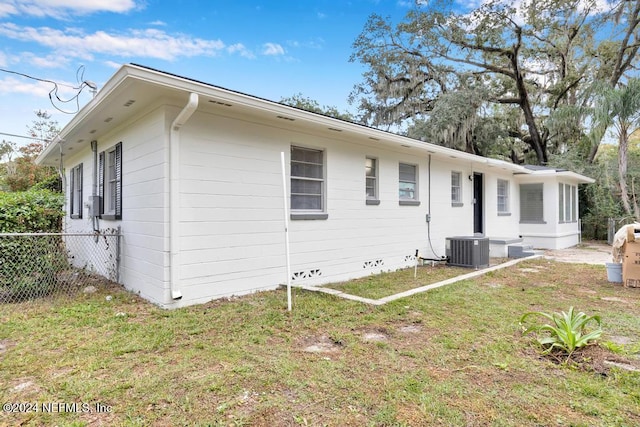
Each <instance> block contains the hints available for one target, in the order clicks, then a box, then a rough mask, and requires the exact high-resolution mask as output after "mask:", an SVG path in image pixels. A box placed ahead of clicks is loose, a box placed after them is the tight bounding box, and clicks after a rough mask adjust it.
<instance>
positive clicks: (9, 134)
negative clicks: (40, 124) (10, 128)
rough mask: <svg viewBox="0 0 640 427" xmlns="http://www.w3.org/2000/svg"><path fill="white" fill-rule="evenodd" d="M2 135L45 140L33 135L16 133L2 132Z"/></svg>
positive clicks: (0, 133)
mask: <svg viewBox="0 0 640 427" xmlns="http://www.w3.org/2000/svg"><path fill="white" fill-rule="evenodd" d="M0 135H5V136H13V137H14V138H24V139H34V140H36V141H42V140H43V139H42V138H34V137H33V136H24V135H16V134H15V133H6V132H0Z"/></svg>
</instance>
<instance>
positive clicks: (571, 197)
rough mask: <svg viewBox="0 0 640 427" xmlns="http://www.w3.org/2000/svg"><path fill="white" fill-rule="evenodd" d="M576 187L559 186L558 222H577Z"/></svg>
mask: <svg viewBox="0 0 640 427" xmlns="http://www.w3.org/2000/svg"><path fill="white" fill-rule="evenodd" d="M576 190H577V188H576V186H574V185H569V184H562V183H560V184H558V221H559V222H576V221H578V218H577V216H578V215H577V210H578V206H577V196H576Z"/></svg>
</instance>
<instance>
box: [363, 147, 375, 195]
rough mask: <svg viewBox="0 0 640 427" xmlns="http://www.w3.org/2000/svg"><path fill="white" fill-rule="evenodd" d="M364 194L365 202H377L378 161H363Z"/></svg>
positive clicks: (369, 159) (372, 159) (370, 158)
mask: <svg viewBox="0 0 640 427" xmlns="http://www.w3.org/2000/svg"><path fill="white" fill-rule="evenodd" d="M365 193H366V196H367V200H378V159H375V158H373V157H367V158H366V159H365Z"/></svg>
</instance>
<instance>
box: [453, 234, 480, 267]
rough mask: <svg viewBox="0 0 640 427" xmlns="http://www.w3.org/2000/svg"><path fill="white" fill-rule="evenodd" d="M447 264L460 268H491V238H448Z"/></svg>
mask: <svg viewBox="0 0 640 427" xmlns="http://www.w3.org/2000/svg"><path fill="white" fill-rule="evenodd" d="M446 254H447V263H448V264H449V265H455V266H458V267H468V268H475V269H476V270H477V269H478V268H483V267H489V238H488V237H475V236H458V237H447V238H446Z"/></svg>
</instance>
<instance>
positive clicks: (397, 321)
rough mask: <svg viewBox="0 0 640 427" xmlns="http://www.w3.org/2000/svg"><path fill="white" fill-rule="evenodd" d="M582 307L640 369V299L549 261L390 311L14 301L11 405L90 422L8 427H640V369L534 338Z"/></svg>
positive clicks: (256, 302) (5, 342) (3, 334)
mask: <svg viewBox="0 0 640 427" xmlns="http://www.w3.org/2000/svg"><path fill="white" fill-rule="evenodd" d="M465 271H468V270H465ZM398 274H399V275H401V274H403V272H399V273H398ZM380 280H384V281H388V282H389V283H393V282H394V280H395V279H394V275H393V274H389V275H384V276H380ZM397 280H401V278H398V279H397ZM371 281H372V282H373V283H372V285H371V286H372V287H376V286H377V285H376V283H375V278H371ZM422 284H424V283H422ZM107 295H112V296H113V298H112V299H111V300H110V301H107V299H106V296H107ZM571 305H573V306H575V307H576V308H577V309H579V310H581V311H584V312H586V313H587V314H598V315H600V316H601V317H602V328H603V330H604V335H603V337H602V340H601V341H610V342H613V343H614V344H610V345H609V347H610V348H613V349H615V350H616V352H617V354H614V353H606V352H605V354H610V355H611V357H613V358H618V360H627V361H629V363H635V364H636V365H638V364H640V362H638V352H639V351H640V289H628V288H622V287H621V286H620V285H614V284H610V283H608V282H607V281H606V272H605V269H604V267H600V266H587V265H571V264H560V263H555V262H552V261H547V260H533V261H524V262H522V263H520V264H518V265H516V266H513V267H509V268H506V269H503V270H499V271H495V272H491V273H488V274H487V275H485V276H482V277H480V278H477V279H474V280H467V281H463V282H460V283H456V284H453V285H450V286H446V287H442V288H438V289H435V290H432V291H429V292H426V293H423V294H419V295H415V296H412V297H410V298H405V299H402V300H398V301H396V302H393V303H390V304H387V305H384V306H379V307H372V306H367V305H364V304H361V303H357V302H353V301H347V300H342V299H339V298H336V297H333V296H330V295H326V294H320V293H312V292H306V291H301V290H295V289H294V300H293V312H292V313H288V312H287V311H286V293H285V292H284V291H274V292H262V293H258V294H254V295H250V296H246V297H242V298H235V299H231V300H225V301H216V302H212V303H209V304H205V305H200V306H195V307H189V308H185V309H179V310H173V311H165V310H161V309H159V308H157V307H155V306H153V305H150V304H149V303H147V302H145V301H143V300H141V299H140V298H138V297H136V296H134V295H132V294H130V293H127V292H125V291H122V290H119V289H114V288H110V289H101V290H100V291H99V292H97V293H95V294H91V295H82V296H80V297H78V298H77V299H76V300H74V301H72V302H69V301H68V300H67V301H40V302H30V303H21V304H15V305H2V306H0V373H1V374H0V396H2V399H0V400H2V403H5V402H15V403H18V402H25V403H38V404H39V409H42V406H41V405H42V403H47V402H58V403H68V404H71V403H79V404H81V403H88V404H89V408H90V409H92V412H87V413H78V412H67V413H42V412H37V413H35V412H29V413H22V414H14V413H7V412H3V413H1V414H0V425H8V426H14V425H59V426H68V425H72V426H83V425H92V426H93V425H105V426H107V425H108V426H112V425H116V426H117V425H126V426H146V425H154V426H157V425H159V426H176V425H202V426H205V425H213V426H218V425H219V426H223V425H224V426H229V425H232V426H240V425H245V426H298V425H301V426H304V425H311V426H322V425H329V426H422V425H453V426H458V425H459V426H487V425H491V426H551V425H554V426H555V425H566V426H570V425H571V426H637V425H640V373H637V372H629V371H626V370H622V369H618V368H605V367H602V366H601V367H600V368H598V369H590V368H586V367H585V366H591V365H589V364H587V365H584V366H583V367H580V366H561V365H558V364H556V363H554V362H553V361H551V360H549V359H546V358H542V357H540V355H539V352H538V350H537V348H536V347H535V346H534V345H533V337H531V336H524V337H523V336H522V334H521V332H520V325H519V324H518V319H519V317H520V315H521V314H522V313H524V312H526V311H532V310H543V311H560V310H567V309H568V308H569V306H571ZM319 350H321V351H319ZM602 351H604V350H602ZM594 354H595V353H594ZM607 366H609V365H607ZM98 402H99V403H101V404H102V405H108V407H109V408H110V412H102V413H97V412H96V411H95V404H96V403H98ZM58 408H60V406H58ZM63 408H64V407H63ZM81 408H83V407H82V406H78V410H80V409H81ZM70 409H73V408H70Z"/></svg>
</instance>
